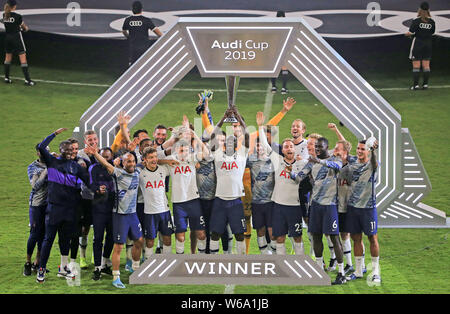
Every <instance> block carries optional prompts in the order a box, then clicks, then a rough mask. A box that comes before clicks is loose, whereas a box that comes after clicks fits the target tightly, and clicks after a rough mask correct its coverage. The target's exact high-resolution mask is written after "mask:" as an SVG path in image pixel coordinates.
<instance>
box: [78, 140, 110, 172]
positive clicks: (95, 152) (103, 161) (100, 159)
mask: <svg viewBox="0 0 450 314" xmlns="http://www.w3.org/2000/svg"><path fill="white" fill-rule="evenodd" d="M85 143H86V148H85V151H86V150H87V152H88V153H90V154H92V155H94V157H95V159H97V161H98V162H99V163H100V164H101V165H102V166H103V167H105V168H106V170H107V171H108V173H109V174H113V173H114V166H113V165H111V164H110V163H109V162H108V161H107V160H106V159H105V158H103V156H102V155H100V154H99V152H98V148H97V145H95V146H91V145H89V144H88V143H87V142H85Z"/></svg>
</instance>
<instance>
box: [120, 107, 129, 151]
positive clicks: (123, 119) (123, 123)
mask: <svg viewBox="0 0 450 314" xmlns="http://www.w3.org/2000/svg"><path fill="white" fill-rule="evenodd" d="M130 119H131V117H130V116H129V115H126V114H125V112H124V111H120V112H119V114H118V115H117V121H118V122H119V126H120V131H121V132H122V136H123V137H124V138H125V140H126V142H127V147H128V145H130V144H131V142H132V141H131V139H130V135H129V131H128V123H129V122H130Z"/></svg>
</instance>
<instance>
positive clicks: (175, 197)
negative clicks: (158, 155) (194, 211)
mask: <svg viewBox="0 0 450 314" xmlns="http://www.w3.org/2000/svg"><path fill="white" fill-rule="evenodd" d="M167 159H174V160H177V161H178V162H179V163H180V164H179V165H176V166H174V167H170V177H171V179H172V202H174V203H181V202H187V201H190V200H193V199H196V198H199V197H200V194H199V193H198V188H197V176H196V169H195V164H196V163H197V161H196V160H193V159H192V158H191V159H189V160H186V161H181V160H179V159H177V158H176V157H175V156H171V157H170V158H167Z"/></svg>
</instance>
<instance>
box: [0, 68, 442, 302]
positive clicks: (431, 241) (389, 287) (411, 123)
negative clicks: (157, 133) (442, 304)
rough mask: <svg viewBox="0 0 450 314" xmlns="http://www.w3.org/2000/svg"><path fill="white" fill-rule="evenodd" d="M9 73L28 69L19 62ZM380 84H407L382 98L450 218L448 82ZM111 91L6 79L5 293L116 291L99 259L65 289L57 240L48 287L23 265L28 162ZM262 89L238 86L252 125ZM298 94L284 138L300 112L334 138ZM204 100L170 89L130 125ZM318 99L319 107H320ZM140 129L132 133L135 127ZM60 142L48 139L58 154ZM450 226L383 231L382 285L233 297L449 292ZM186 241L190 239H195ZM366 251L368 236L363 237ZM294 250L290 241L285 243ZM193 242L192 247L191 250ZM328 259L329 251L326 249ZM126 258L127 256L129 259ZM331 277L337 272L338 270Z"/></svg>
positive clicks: (155, 288) (0, 178)
mask: <svg viewBox="0 0 450 314" xmlns="http://www.w3.org/2000/svg"><path fill="white" fill-rule="evenodd" d="M31 71H32V76H33V77H34V78H36V79H47V80H56V81H57V80H64V81H74V82H88V83H102V84H112V83H113V81H114V77H112V76H111V75H107V74H105V73H104V72H101V71H98V72H96V71H92V73H89V75H87V74H86V72H85V71H83V70H78V71H77V70H76V69H73V70H67V69H66V70H61V69H60V70H50V69H49V68H48V67H32V68H31ZM12 75H16V76H19V75H21V73H20V69H19V67H17V66H14V67H13V68H12ZM362 76H363V77H365V78H366V79H367V80H368V81H369V83H370V84H372V86H374V87H375V88H385V87H405V89H404V90H381V91H380V94H381V95H382V96H383V97H384V98H385V99H386V100H387V101H388V102H389V103H390V104H391V105H392V106H393V107H394V108H395V109H396V110H397V111H398V112H399V113H400V114H401V116H402V127H407V128H409V129H410V131H411V133H412V136H413V139H414V141H415V144H416V146H417V148H418V150H419V154H420V156H421V158H422V160H423V162H424V165H425V168H426V170H427V172H428V176H429V177H430V180H431V183H432V186H433V190H432V192H431V193H430V194H429V195H428V196H427V197H426V199H424V200H423V202H424V203H426V204H428V205H430V206H433V207H436V208H438V209H440V210H443V211H445V212H446V214H447V216H449V215H450V208H449V203H450V190H449V186H450V173H449V171H448V165H449V164H450V163H449V162H450V146H449V145H448V128H449V125H450V123H449V122H450V118H449V116H450V115H449V114H450V107H449V105H448V104H449V103H450V88H448V87H447V88H439V89H437V88H436V89H429V90H427V91H416V92H411V91H409V90H407V89H406V87H407V86H409V84H410V77H409V73H398V74H396V75H389V76H384V75H382V74H379V73H377V74H375V73H366V74H364V73H363V74H362ZM448 78H449V77H448V75H444V74H441V75H435V76H432V77H431V81H430V82H431V85H432V86H433V85H434V86H439V85H441V86H442V85H445V84H448V83H449V80H448ZM267 84H268V80H266V79H264V80H262V79H241V82H240V86H239V88H240V89H242V90H246V89H257V90H265V89H266V88H267ZM176 87H177V88H180V89H187V88H192V89H195V90H198V91H202V90H203V89H206V88H207V89H224V88H225V82H224V80H223V79H201V78H199V76H198V75H196V74H190V76H189V77H188V78H185V79H184V80H183V81H182V82H180V83H179V84H178V85H177V86H176ZM288 87H289V89H290V90H300V89H304V87H303V86H301V85H300V83H298V82H295V81H294V80H293V78H291V80H290V81H289V85H288ZM105 90H106V88H105V87H89V86H68V85H61V84H49V83H43V82H38V84H37V85H36V86H35V87H32V88H30V87H25V86H23V84H22V81H19V80H14V84H12V85H6V84H2V85H0V95H1V96H0V99H1V101H0V108H1V111H0V121H1V123H0V134H1V135H2V140H3V141H2V147H1V149H0V169H1V171H0V182H1V185H0V293H3V294H4V293H24V294H29V293H64V294H67V293H118V292H119V291H118V289H115V288H114V287H113V286H112V285H111V280H110V279H109V278H107V277H106V276H104V277H103V278H102V279H101V280H100V281H98V282H94V281H93V280H91V274H92V271H93V266H92V264H91V265H90V267H89V269H88V270H84V271H82V276H81V286H79V287H68V286H67V284H66V282H65V280H63V279H59V278H57V277H56V272H57V266H58V264H59V261H60V256H59V248H58V245H57V241H55V244H54V246H53V249H52V252H51V256H50V259H49V262H48V267H49V269H50V270H51V273H50V274H49V275H47V278H46V282H45V283H44V284H42V285H40V284H37V283H36V282H35V275H33V276H31V277H24V276H23V275H22V270H23V264H24V263H25V256H26V241H27V238H28V234H29V229H28V196H29V192H30V185H29V183H28V180H27V175H26V167H27V166H28V165H29V164H30V163H31V162H32V161H33V160H34V158H35V152H34V146H35V144H36V143H38V142H40V141H41V140H42V139H43V138H44V137H46V136H47V135H48V134H50V133H51V132H53V131H54V130H56V129H57V128H60V127H66V128H68V129H69V130H72V129H73V128H74V127H75V126H77V125H78V121H79V118H80V117H81V115H82V114H83V112H84V111H85V110H86V109H87V108H88V107H89V106H91V105H92V104H93V103H94V101H95V100H96V99H97V98H98V97H100V96H101V95H102V93H103V92H104V91H105ZM265 96H266V95H265V93H264V92H261V93H244V92H238V96H237V104H238V107H239V109H240V112H241V113H242V115H243V116H244V117H245V119H246V122H247V124H249V125H255V115H256V112H257V111H262V110H263V107H264V102H265ZM289 96H291V97H294V98H295V99H296V100H297V104H296V105H295V106H294V108H293V109H292V111H291V112H289V113H288V114H287V115H286V117H285V118H284V119H283V120H282V122H281V123H280V125H279V126H280V132H281V134H280V138H284V137H288V136H289V130H290V124H291V122H292V120H293V119H295V118H302V119H303V120H304V121H305V122H306V124H307V133H311V132H319V133H321V134H323V135H324V136H326V137H328V138H330V139H333V138H335V137H334V134H332V133H331V131H329V130H328V129H327V123H328V122H334V123H338V121H337V119H336V118H335V117H334V116H333V115H332V114H331V113H330V112H329V111H328V110H327V109H326V108H325V107H324V106H323V105H322V104H320V102H318V100H317V99H315V98H314V96H313V95H312V94H310V93H309V92H291V93H290V95H289ZM196 102H197V93H196V92H187V91H180V90H172V91H171V92H169V93H168V94H167V95H166V96H165V97H164V98H163V100H162V101H161V102H160V103H159V104H158V105H157V106H155V108H153V109H152V110H151V111H150V112H149V113H148V114H147V116H146V117H145V118H144V119H142V120H141V121H140V122H139V123H138V124H137V125H136V126H135V127H134V128H133V129H134V130H135V129H138V128H146V129H148V130H151V129H153V127H154V126H155V125H156V124H157V123H163V124H165V125H169V126H175V125H178V124H179V123H180V121H181V119H182V115H183V114H187V115H188V117H189V118H190V119H191V120H192V119H193V118H194V117H195V116H196V114H195V111H194V108H195V105H196ZM315 104H317V105H315ZM281 106H282V97H281V95H279V94H276V95H275V97H274V99H273V106H272V110H271V113H270V115H271V116H273V115H274V114H276V113H277V112H278V110H280V109H281ZM225 108H226V94H225V93H224V92H216V93H215V94H214V101H213V102H212V104H211V111H212V113H213V117H214V118H215V121H217V120H218V119H219V115H221V114H222V113H223V112H224V110H225ZM341 130H342V132H343V134H344V135H345V136H346V137H347V138H348V139H350V140H351V141H352V143H353V144H354V146H355V141H356V139H355V137H354V136H353V135H352V134H351V133H350V132H349V131H348V130H346V129H345V128H341ZM132 131H133V130H132ZM70 135H71V132H70V131H68V132H66V133H64V134H61V135H59V136H58V139H65V138H67V137H69V136H70ZM58 139H56V140H54V141H53V143H52V144H51V149H52V150H57V142H58ZM448 235H449V229H379V239H380V267H381V275H382V279H383V283H382V285H381V286H379V287H371V286H369V285H368V284H367V282H366V280H362V281H357V282H350V283H347V284H346V285H343V286H330V287H302V286H236V287H235V290H234V292H235V293H244V294H266V293H268V294H269V293H277V294H286V293H289V294H291V293H332V294H348V293H356V294H357V293H374V294H380V293H449V292H450V272H448V265H449V262H450V244H449V241H448ZM188 238H189V237H187V239H188ZM304 238H305V239H304V240H305V250H306V252H309V242H308V239H307V237H304ZM365 244H366V248H368V247H369V246H368V242H367V240H365ZM287 246H288V252H289V251H290V243H289V242H287ZM188 247H189V242H188V241H187V243H186V252H187V251H188ZM250 252H251V254H258V248H257V244H256V234H255V232H253V236H252V240H251V250H250ZM324 252H325V253H324V254H325V260H326V261H328V257H329V252H328V249H327V248H326V245H325V250H324ZM91 254H92V231H91V233H90V239H89V244H88V253H87V256H88V260H90V258H91ZM369 255H370V254H369V253H368V250H367V252H366V264H367V265H368V266H369V267H370V256H369ZM122 259H123V261H124V259H125V256H124V255H123V256H122ZM123 264H124V262H123V263H122V267H121V273H122V279H123V281H124V283H125V284H127V283H128V274H127V273H126V272H125V271H124V269H123ZM330 276H331V278H332V279H334V277H335V276H336V274H335V273H331V275H330ZM224 289H225V286H223V285H210V286H206V285H205V286H183V285H167V286H163V285H146V286H141V285H138V286H133V285H128V284H127V289H125V290H120V293H121V294H122V293H134V294H141V293H151V294H155V293H199V294H208V293H219V294H220V293H223V292H224Z"/></svg>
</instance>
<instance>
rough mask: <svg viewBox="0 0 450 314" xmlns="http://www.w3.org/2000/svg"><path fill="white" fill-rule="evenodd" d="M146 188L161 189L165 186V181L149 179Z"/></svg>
mask: <svg viewBox="0 0 450 314" xmlns="http://www.w3.org/2000/svg"><path fill="white" fill-rule="evenodd" d="M145 188H146V189H148V188H151V189H159V188H164V181H163V180H159V181H157V180H155V181H153V182H152V181H147V184H146V185H145Z"/></svg>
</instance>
